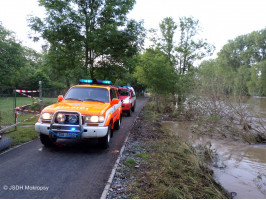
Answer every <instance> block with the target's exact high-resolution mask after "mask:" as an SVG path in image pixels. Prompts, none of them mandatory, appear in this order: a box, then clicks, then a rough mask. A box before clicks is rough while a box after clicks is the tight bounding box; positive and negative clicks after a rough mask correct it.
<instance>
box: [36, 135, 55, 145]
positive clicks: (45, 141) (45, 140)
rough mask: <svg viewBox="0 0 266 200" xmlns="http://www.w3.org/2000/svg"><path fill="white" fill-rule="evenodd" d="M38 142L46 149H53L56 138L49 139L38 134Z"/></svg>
mask: <svg viewBox="0 0 266 200" xmlns="http://www.w3.org/2000/svg"><path fill="white" fill-rule="evenodd" d="M40 140H41V143H42V144H43V145H44V146H46V147H53V146H55V144H54V143H55V142H56V138H55V139H53V140H52V139H50V137H49V136H48V135H44V134H40Z"/></svg>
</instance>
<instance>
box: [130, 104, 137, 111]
mask: <svg viewBox="0 0 266 200" xmlns="http://www.w3.org/2000/svg"><path fill="white" fill-rule="evenodd" d="M135 107H136V102H135V104H134V106H133V107H132V108H131V110H132V112H135Z"/></svg>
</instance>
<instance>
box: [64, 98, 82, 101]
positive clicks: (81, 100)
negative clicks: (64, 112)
mask: <svg viewBox="0 0 266 200" xmlns="http://www.w3.org/2000/svg"><path fill="white" fill-rule="evenodd" d="M65 100H76V101H82V100H80V99H75V98H67V99H65Z"/></svg>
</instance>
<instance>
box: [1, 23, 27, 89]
mask: <svg viewBox="0 0 266 200" xmlns="http://www.w3.org/2000/svg"><path fill="white" fill-rule="evenodd" d="M23 51H24V50H23V47H22V46H21V45H20V43H19V42H17V41H16V39H15V37H14V34H13V33H12V32H10V31H8V30H6V29H5V28H4V27H3V26H2V24H1V23H0V69H1V70H0V83H1V85H6V86H11V85H13V86H14V78H16V77H15V76H14V74H15V72H16V71H17V70H19V69H20V68H21V67H23V66H24V64H25V62H26V59H25V57H24V52H23Z"/></svg>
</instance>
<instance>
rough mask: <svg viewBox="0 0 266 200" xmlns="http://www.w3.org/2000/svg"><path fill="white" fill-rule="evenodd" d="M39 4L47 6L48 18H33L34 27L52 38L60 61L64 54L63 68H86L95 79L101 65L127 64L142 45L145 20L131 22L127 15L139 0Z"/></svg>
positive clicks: (52, 48) (72, 0)
mask: <svg viewBox="0 0 266 200" xmlns="http://www.w3.org/2000/svg"><path fill="white" fill-rule="evenodd" d="M39 3H40V5H41V6H44V7H45V9H46V12H47V17H46V18H45V19H44V20H41V19H40V18H38V17H31V18H30V20H29V22H30V26H31V28H32V29H33V30H34V31H37V32H38V33H40V34H41V36H42V37H43V38H44V39H45V40H46V41H48V43H49V47H48V48H49V51H51V52H52V54H54V53H56V52H58V54H60V55H59V56H55V58H53V60H54V62H57V57H60V59H59V61H58V62H57V63H59V65H58V66H59V69H61V68H62V66H63V65H64V66H65V68H67V69H73V68H82V69H83V71H84V73H83V74H85V76H88V75H90V77H91V78H95V70H96V69H97V68H98V67H108V66H113V65H114V64H115V65H116V66H118V67H123V65H124V63H125V59H126V58H128V57H131V56H133V55H134V54H136V52H138V50H139V48H140V47H141V46H142V43H143V38H142V37H143V31H144V29H143V27H142V23H138V22H136V21H134V20H131V21H128V20H127V17H126V15H127V13H128V12H129V11H130V10H132V9H133V6H134V4H135V0H39ZM35 39H36V38H35ZM54 55H55V54H54ZM64 58H65V59H66V58H67V59H66V60H64ZM62 62H63V63H64V64H62ZM80 63H82V66H80ZM59 71H61V70H59ZM64 75H65V74H64Z"/></svg>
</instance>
